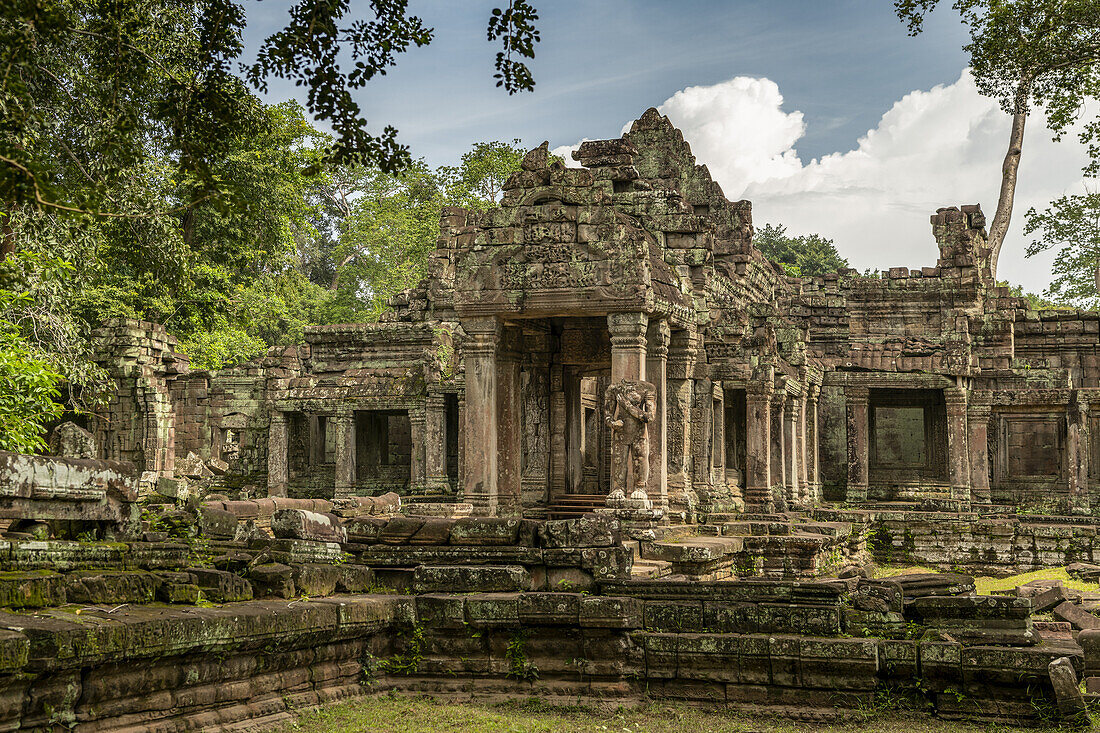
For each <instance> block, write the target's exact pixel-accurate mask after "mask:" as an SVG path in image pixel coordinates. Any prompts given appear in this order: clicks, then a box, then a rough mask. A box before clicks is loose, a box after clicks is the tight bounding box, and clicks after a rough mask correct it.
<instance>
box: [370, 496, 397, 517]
mask: <svg viewBox="0 0 1100 733" xmlns="http://www.w3.org/2000/svg"><path fill="white" fill-rule="evenodd" d="M373 509H374V511H373V513H374V514H379V515H391V514H396V513H397V512H399V511H401V497H400V496H398V495H397V494H395V493H394V492H392V491H391V492H389V493H387V494H382V495H381V496H376V497H374V505H373Z"/></svg>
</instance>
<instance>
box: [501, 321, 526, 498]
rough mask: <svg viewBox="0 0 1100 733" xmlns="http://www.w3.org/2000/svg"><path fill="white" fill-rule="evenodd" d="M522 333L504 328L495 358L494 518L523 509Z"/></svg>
mask: <svg viewBox="0 0 1100 733" xmlns="http://www.w3.org/2000/svg"><path fill="white" fill-rule="evenodd" d="M522 349H523V332H522V331H520V330H519V329H518V328H505V329H504V330H503V332H502V334H501V339H500V349H499V351H498V354H497V505H498V506H497V514H498V515H500V516H509V517H511V516H519V515H520V514H522V513H523V506H522V496H523V490H522V471H523V466H522V459H523V443H522V440H521V435H522V430H523V426H522V424H521V423H522V420H523V417H522V410H521V407H520V402H519V399H520V381H519V366H520V355H521V352H522Z"/></svg>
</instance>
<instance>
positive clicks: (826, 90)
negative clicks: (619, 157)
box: [246, 0, 966, 165]
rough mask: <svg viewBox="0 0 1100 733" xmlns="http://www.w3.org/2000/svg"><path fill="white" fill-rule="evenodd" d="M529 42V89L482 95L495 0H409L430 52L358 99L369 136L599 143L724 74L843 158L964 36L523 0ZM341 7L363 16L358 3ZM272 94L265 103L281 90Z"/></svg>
mask: <svg viewBox="0 0 1100 733" xmlns="http://www.w3.org/2000/svg"><path fill="white" fill-rule="evenodd" d="M534 4H535V6H536V7H537V8H538V10H539V15H540V20H539V28H540V31H541V33H542V42H541V43H540V44H539V45H538V47H537V57H536V59H535V61H534V63H533V64H531V66H532V69H533V71H534V75H535V80H536V86H535V91H534V92H533V93H522V94H517V95H513V96H511V97H509V96H508V95H507V94H506V93H505V92H503V91H502V90H501V89H499V88H497V87H495V86H494V81H493V79H492V72H493V69H492V63H493V57H494V54H495V52H496V48H495V47H494V46H492V45H490V44H489V43H487V42H486V40H485V25H486V21H487V19H488V17H489V13H490V11H491V10H492V8H494V7H496V6H497V5H499V2H498V1H495V0H489V1H488V2H479V1H475V0H470V1H466V0H457V1H456V0H450V1H449V2H440V1H438V0H437V1H430V0H421V1H420V2H417V0H413V2H411V3H410V7H411V9H412V12H414V13H416V14H417V15H419V16H420V17H421V18H423V19H424V21H425V23H426V24H428V25H431V26H433V27H434V28H435V30H436V37H435V40H434V41H433V42H432V44H431V45H430V46H427V47H425V48H419V49H416V48H414V49H412V50H411V51H410V52H408V53H406V54H405V55H403V56H402V57H400V62H399V64H398V66H397V67H396V68H394V69H392V70H391V71H390V73H389V74H388V75H387V76H386V77H384V78H381V79H376V80H375V81H372V82H371V83H370V84H369V85H368V86H367V87H365V88H364V89H362V90H361V91H360V92H359V93H358V95H357V96H358V98H359V100H360V103H361V104H362V105H363V108H364V110H365V111H366V117H367V119H368V121H369V122H370V124H371V127H372V128H373V129H378V126H380V125H382V124H392V125H394V126H395V127H397V129H398V130H399V131H400V133H401V139H402V141H403V142H404V143H405V144H407V145H409V146H410V148H411V149H412V151H413V154H414V155H416V156H417V157H421V156H422V157H424V158H426V159H427V160H428V162H429V163H432V164H437V165H438V164H443V163H450V162H453V161H454V160H456V159H457V158H458V157H459V156H460V155H461V154H462V152H463V151H464V150H465V149H466V148H468V147H469V145H470V144H471V143H473V142H476V141H479V140H490V139H500V140H510V139H512V138H517V137H518V138H520V139H522V140H524V142H525V143H527V144H529V145H530V146H534V145H536V144H538V143H539V142H541V141H542V140H544V139H549V140H550V141H551V142H552V143H553V144H554V145H560V144H563V143H571V142H574V141H576V140H579V139H581V138H582V137H586V136H587V137H614V136H617V135H618V132H619V128H620V127H621V126H622V124H623V123H624V122H625V121H627V120H630V119H633V118H635V117H637V116H639V115H640V114H641V113H642V112H643V111H645V109H646V108H648V107H651V106H656V105H658V104H660V103H661V102H662V101H664V100H665V99H667V98H668V97H670V96H671V95H672V94H673V93H675V92H676V91H677V90H680V89H683V88H685V87H688V86H694V85H708V84H714V83H717V82H721V81H724V80H726V79H729V78H731V77H734V76H753V77H767V78H769V79H771V80H773V81H775V82H776V83H777V84H778V85H779V87H780V89H781V90H782V93H783V96H784V98H785V101H786V104H785V105H784V106H785V107H789V108H790V109H798V110H801V111H802V112H803V113H804V114H805V117H806V123H807V133H806V135H805V137H803V138H802V140H801V141H800V142H799V145H798V151H799V153H800V154H801V155H802V157H803V158H805V159H810V158H816V157H819V156H820V155H823V154H825V153H831V152H834V151H838V150H848V149H849V148H851V147H853V146H854V145H855V142H856V139H857V138H858V137H859V136H860V135H861V134H863V133H864V132H866V131H867V130H868V129H869V128H871V127H873V126H874V124H875V122H876V121H877V120H878V118H879V117H880V116H881V115H882V113H883V112H884V111H886V110H887V109H888V108H889V107H890V105H891V104H893V102H894V101H895V100H897V99H898V98H900V96H901V95H902V94H904V93H906V92H908V91H909V90H912V89H926V88H929V87H931V86H933V85H935V84H939V83H950V82H952V81H954V80H955V79H956V78H958V75H959V71H960V70H961V69H962V68H963V66H965V63H966V59H965V55H964V54H963V52H962V51H961V46H962V44H963V43H964V42H965V39H966V36H965V32H964V29H963V28H962V26H961V25H960V24H959V23H958V21H957V20H956V19H954V18H953V17H952V16H950V15H948V14H946V13H943V14H940V13H937V14H936V16H935V18H934V20H933V22H932V23H931V24H930V25H929V27H928V29H927V31H926V33H925V34H923V35H922V36H918V37H916V38H910V37H908V36H907V35H906V32H905V27H904V26H903V25H902V24H901V23H900V22H899V21H898V20H897V18H896V16H895V15H894V13H893V10H892V3H890V2H888V0H835V1H834V0H810V1H807V0H798V1H785V0H728V1H726V2H690V1H688V2H670V1H669V0H661V1H653V0H632V1H627V0H590V1H589V2H576V1H573V0H552V1H547V0H541V2H540V1H539V0H535V2H534ZM287 7H288V4H287V3H284V2H272V1H271V0H265V2H262V3H260V2H255V1H253V2H250V3H248V4H247V8H248V12H249V18H248V19H249V23H248V31H247V34H246V42H247V44H248V46H249V48H250V49H255V48H257V47H258V45H259V43H260V42H261V41H262V39H263V38H264V37H265V36H266V35H267V34H268V33H270V32H272V31H273V30H275V29H276V23H279V22H281V21H282V20H283V18H284V17H285V13H286V8H287ZM353 8H356V9H361V11H362V12H364V13H366V12H368V7H367V4H366V3H364V2H361V1H359V2H353ZM294 92H295V90H294V88H293V87H290V86H287V85H275V86H273V88H272V92H271V94H269V95H268V96H269V98H270V99H272V100H279V99H284V98H286V97H287V96H291V95H293V94H294Z"/></svg>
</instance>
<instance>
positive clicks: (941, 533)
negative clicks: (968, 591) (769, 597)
mask: <svg viewBox="0 0 1100 733" xmlns="http://www.w3.org/2000/svg"><path fill="white" fill-rule="evenodd" d="M815 514H816V515H819V516H828V517H830V518H835V517H844V518H845V520H846V521H857V522H862V523H864V524H865V525H866V526H867V533H868V546H869V548H870V549H871V552H872V554H873V556H874V558H875V560H876V561H877V562H880V563H889V564H912V565H927V566H933V567H939V568H944V569H950V568H961V569H964V570H966V571H967V572H973V573H978V574H988V575H1012V574H1015V573H1024V572H1029V571H1032V570H1039V569H1042V568H1051V567H1060V566H1062V565H1068V564H1070V563H1075V562H1090V563H1091V562H1097V561H1100V537H1098V536H1097V529H1098V524H1097V520H1095V519H1093V518H1091V517H1078V516H1068V517H1060V516H1039V515H1017V514H981V513H978V512H961V513H955V512H926V511H915V510H904V509H871V510H860V511H836V510H818V511H817V512H815Z"/></svg>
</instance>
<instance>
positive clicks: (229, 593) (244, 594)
mask: <svg viewBox="0 0 1100 733" xmlns="http://www.w3.org/2000/svg"><path fill="white" fill-rule="evenodd" d="M185 572H187V573H190V574H191V577H193V578H194V579H195V585H197V586H198V587H199V589H200V590H202V594H203V597H205V598H207V599H209V600H211V601H213V602H214V603H232V602H234V601H251V600H252V584H251V583H249V582H248V581H247V580H245V579H244V578H242V577H241V576H239V575H237V574H236V573H230V572H227V571H225V570H215V569H213V568H187V570H186V571H185Z"/></svg>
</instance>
